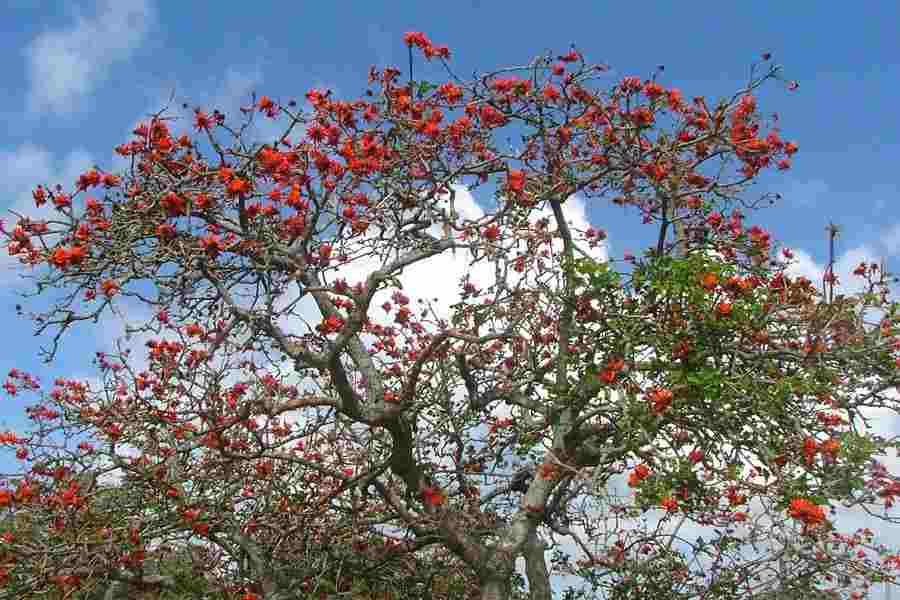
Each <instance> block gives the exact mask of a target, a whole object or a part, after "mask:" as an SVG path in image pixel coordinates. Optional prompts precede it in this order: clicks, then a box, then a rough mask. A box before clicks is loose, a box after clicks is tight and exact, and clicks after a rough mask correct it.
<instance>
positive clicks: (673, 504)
mask: <svg viewBox="0 0 900 600" xmlns="http://www.w3.org/2000/svg"><path fill="white" fill-rule="evenodd" d="M659 505H660V506H661V507H663V508H664V509H666V512H670V513H673V512H675V511H677V510H678V501H677V500H676V499H675V498H673V497H672V496H666V497H665V498H663V499H662V500H660V501H659Z"/></svg>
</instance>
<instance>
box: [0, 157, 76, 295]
mask: <svg viewBox="0 0 900 600" xmlns="http://www.w3.org/2000/svg"><path fill="white" fill-rule="evenodd" d="M92 165H93V160H92V158H91V156H90V154H88V153H87V152H86V151H85V150H73V151H71V152H69V154H67V155H65V156H64V157H61V158H60V157H55V156H54V155H53V154H52V153H51V152H50V151H49V150H47V149H46V148H44V147H42V146H37V145H35V144H23V145H21V146H19V147H18V148H16V149H14V150H0V173H3V174H4V177H5V181H6V185H5V189H4V191H5V196H6V198H7V200H8V203H7V204H6V206H5V208H4V211H3V212H4V213H5V214H2V215H0V219H3V221H4V222H5V223H7V224H15V222H16V220H17V217H16V216H15V215H13V214H10V213H9V211H14V212H16V213H19V214H21V215H24V216H28V217H32V218H46V217H49V216H50V214H51V213H52V209H50V208H49V207H48V205H45V206H44V207H42V208H41V209H38V208H35V205H34V200H33V198H32V196H31V192H32V191H33V190H34V188H35V187H36V186H37V185H38V184H43V185H44V186H54V185H56V184H60V185H62V186H63V188H64V189H66V190H71V189H72V187H73V185H74V183H75V181H76V180H77V179H78V176H79V175H80V174H81V173H83V172H84V171H86V170H88V169H89V168H90V167H91V166H92ZM0 245H2V244H0ZM17 264H18V261H17V260H16V259H14V258H12V257H10V256H9V255H8V254H7V252H6V250H5V248H4V249H3V250H2V252H0V283H4V284H9V283H10V282H11V281H14V280H15V275H16V266H15V265H17Z"/></svg>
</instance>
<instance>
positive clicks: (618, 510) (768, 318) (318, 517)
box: [0, 33, 900, 600]
mask: <svg viewBox="0 0 900 600" xmlns="http://www.w3.org/2000/svg"><path fill="white" fill-rule="evenodd" d="M405 42H406V44H407V46H408V47H409V49H410V74H409V78H408V80H403V78H401V76H400V71H398V70H396V69H393V68H387V69H384V70H378V69H374V68H373V69H372V71H371V72H370V75H369V84H370V89H369V90H368V91H367V92H366V94H365V96H364V97H363V98H362V99H360V100H355V101H344V100H339V99H336V98H333V97H331V95H330V93H328V92H324V91H318V90H312V91H310V92H309V93H307V94H306V100H307V101H308V105H307V108H306V109H302V108H299V107H298V106H297V104H296V103H295V102H293V101H290V102H279V101H276V100H273V99H271V98H269V97H266V96H263V97H260V98H258V99H255V100H254V102H253V104H252V106H249V107H247V108H245V109H244V110H243V113H244V114H243V116H242V117H241V118H240V119H238V120H237V121H230V120H227V119H226V117H225V115H223V114H221V113H219V112H218V111H214V110H213V111H208V110H204V109H203V108H196V109H193V111H192V113H188V114H189V115H190V117H191V119H192V125H193V130H194V132H195V133H196V135H195V136H193V137H192V136H191V135H190V134H189V132H187V131H186V130H187V128H185V127H183V125H181V123H182V121H180V120H179V118H178V117H177V114H173V112H172V111H166V112H163V113H160V114H157V115H155V116H153V117H152V118H150V119H149V120H148V121H147V122H146V123H143V124H141V125H140V126H139V127H138V128H137V129H136V130H135V131H134V138H133V139H132V140H131V141H129V142H128V143H126V144H123V145H122V146H119V147H118V148H117V149H116V150H117V152H118V153H119V154H120V155H122V156H123V157H127V158H128V159H130V163H131V164H130V168H128V169H126V170H125V171H124V172H122V173H118V174H113V173H106V172H102V171H101V170H100V169H93V170H90V171H88V172H86V173H84V174H83V175H82V176H81V177H80V178H79V179H78V181H77V182H75V183H74V188H72V189H68V188H64V187H61V186H58V187H50V185H48V184H49V183H50V182H46V184H45V185H40V186H38V187H37V188H36V190H35V192H34V199H35V203H36V205H37V206H38V207H42V206H44V205H46V206H44V209H45V210H46V209H47V208H49V209H50V214H51V216H49V217H48V218H46V219H39V218H35V217H32V218H29V217H27V216H19V217H18V222H17V223H16V224H15V225H14V226H9V227H8V228H7V229H6V230H5V234H6V236H7V238H8V243H7V247H8V250H9V252H10V253H11V254H13V255H16V256H18V257H19V258H20V260H21V262H22V263H23V264H24V265H27V266H28V267H29V268H30V269H31V271H30V274H31V276H32V277H33V278H34V281H35V285H36V287H35V292H37V293H39V294H41V295H42V297H44V298H46V304H45V305H43V306H41V307H37V308H35V309H34V312H32V313H29V314H30V316H31V317H32V318H33V319H34V322H35V324H36V326H37V330H38V332H40V333H44V334H46V335H48V336H50V338H51V345H50V346H49V347H48V348H47V355H48V358H51V357H52V356H53V355H54V354H55V353H56V351H57V348H58V344H59V343H60V342H61V341H62V340H63V338H64V335H65V334H66V333H67V332H68V331H69V330H71V329H72V328H75V327H78V326H80V325H82V324H90V323H92V322H96V321H97V320H98V319H101V318H105V317H106V316H107V315H109V314H116V313H117V312H118V313H121V312H123V311H127V312H128V314H129V325H128V336H127V339H126V340H125V341H124V342H122V344H121V345H120V346H119V351H118V352H114V353H106V354H99V355H98V357H97V364H98V367H99V370H100V373H101V376H100V377H99V378H98V380H96V381H91V382H79V381H73V380H68V379H60V380H58V381H56V382H55V384H54V385H53V386H52V388H51V389H45V388H42V387H41V385H40V383H39V382H37V381H36V380H35V379H34V378H33V377H31V376H29V375H28V374H26V373H22V372H19V371H14V372H12V373H10V376H9V378H8V380H7V383H6V389H7V391H8V392H10V393H12V394H16V393H28V392H34V393H37V394H39V401H38V403H37V404H36V405H35V406H34V407H33V408H32V409H31V410H30V413H29V417H30V419H31V420H32V422H33V424H34V426H33V428H32V430H31V431H26V432H18V433H9V434H7V435H6V437H5V438H4V442H5V443H6V444H7V445H8V446H10V447H11V448H14V449H15V451H16V454H17V457H18V459H19V460H20V461H21V465H22V469H21V472H19V473H17V474H16V475H14V476H10V477H8V478H7V479H8V481H7V483H6V487H5V488H3V489H2V490H0V505H2V506H3V507H5V509H6V510H7V518H8V521H9V523H10V525H9V527H8V530H7V532H6V533H5V534H4V537H3V538H2V542H3V543H2V546H0V551H2V555H0V558H2V563H3V566H2V568H3V571H2V584H3V585H4V586H5V587H6V588H7V589H8V590H14V593H16V594H20V595H21V594H25V593H33V594H37V593H40V592H42V591H45V590H50V591H54V592H55V593H57V594H60V595H62V596H65V597H75V596H76V595H77V594H80V593H82V592H85V591H86V590H112V589H113V587H110V586H112V585H113V583H112V582H116V583H115V585H119V587H120V588H121V586H122V585H124V586H126V587H127V586H138V587H140V586H148V585H156V586H157V587H161V588H166V586H169V588H167V589H174V588H172V587H171V585H172V581H173V578H174V575H167V573H168V572H167V571H166V570H165V568H164V567H165V564H166V563H165V561H166V560H167V557H171V556H174V557H178V560H179V561H180V562H178V564H179V565H181V566H180V567H178V569H175V571H176V572H182V573H183V572H184V570H185V569H188V570H189V569H191V568H193V569H196V570H197V572H202V573H204V574H205V578H204V580H203V581H204V582H205V583H204V584H203V585H202V586H200V587H198V588H196V589H189V588H187V587H182V588H179V590H180V591H179V592H178V593H182V594H185V595H186V597H204V596H208V595H212V594H214V595H216V597H225V598H244V599H245V600H252V599H254V598H255V599H261V598H265V599H266V600H280V599H286V598H299V597H304V595H305V594H307V595H318V594H321V593H325V594H329V593H342V592H348V593H349V592H352V593H355V594H383V595H384V597H405V596H409V597H413V596H428V595H431V597H441V598H444V597H446V598H454V597H467V596H471V595H478V594H480V596H481V597H482V598H506V597H510V596H513V595H518V594H521V593H524V592H523V590H526V589H527V593H528V594H529V595H530V597H531V598H535V599H543V598H550V597H551V596H552V595H553V594H554V593H555V592H556V593H559V594H560V595H564V597H567V598H575V597H579V595H583V596H584V597H601V598H617V599H625V598H651V597H666V598H684V599H689V598H696V599H701V598H702V599H705V600H710V599H713V598H736V597H737V598H767V597H768V598H773V597H778V598H788V597H798V598H799V597H803V598H815V597H822V598H832V597H853V598H859V597H863V595H864V594H865V592H866V590H867V589H868V586H869V585H870V584H871V583H872V582H873V581H878V580H880V579H882V578H884V577H889V576H890V573H891V570H892V568H893V567H895V566H896V565H897V564H898V562H900V558H898V557H897V556H895V555H893V554H891V553H890V552H889V551H888V550H887V549H886V548H884V547H883V546H879V545H877V544H876V542H875V541H873V539H872V537H873V535H872V532H870V531H868V530H853V529H850V530H847V529H842V528H841V525H840V523H841V518H842V517H851V518H852V514H853V512H854V511H855V512H857V513H861V514H865V513H870V514H876V513H877V512H878V511H881V510H882V509H883V508H885V507H887V508H889V507H890V506H891V503H892V501H893V498H894V497H895V495H897V494H898V493H900V482H898V480H896V479H895V478H894V476H893V475H891V474H890V473H889V471H888V470H887V468H886V467H884V466H883V464H882V463H881V462H879V461H878V457H879V455H882V454H884V453H885V452H886V451H887V450H888V449H889V448H892V447H893V446H894V445H895V444H894V441H893V440H890V439H884V438H882V437H879V436H876V435H875V434H874V433H873V432H872V431H871V428H870V423H869V421H868V419H869V418H871V416H872V415H873V414H875V413H874V411H877V410H881V411H887V412H894V411H896V410H897V409H898V407H900V403H898V401H897V396H896V393H895V391H894V390H895V387H896V386H897V384H898V366H897V365H898V362H897V361H898V358H897V357H898V352H900V343H898V341H897V338H896V335H897V332H898V330H897V328H896V327H895V326H894V321H895V312H896V307H895V305H894V304H893V303H892V301H891V299H890V297H889V291H888V289H887V284H886V282H887V277H886V275H885V274H884V273H883V269H881V268H879V266H878V265H868V264H863V265H860V266H859V267H858V269H857V270H856V273H855V275H856V276H858V277H860V279H861V282H862V284H863V285H862V288H863V292H862V293H860V294H856V295H851V294H844V295H835V289H836V288H837V290H838V291H840V288H839V287H838V285H839V282H838V281H837V280H836V277H834V276H833V274H831V273H830V272H829V273H828V276H827V277H826V281H824V282H823V289H822V290H818V289H817V288H816V287H815V285H813V283H812V282H810V281H808V280H805V279H803V278H802V277H796V278H793V277H790V276H789V275H788V269H789V264H790V259H791V254H790V251H789V250H787V249H783V250H781V251H780V252H779V249H777V248H776V247H775V244H774V241H773V240H772V239H771V237H770V234H769V233H768V232H767V231H766V230H765V229H763V228H762V227H760V226H759V225H749V224H748V223H747V222H746V218H747V217H746V216H745V215H746V214H749V213H750V210H752V209H753V208H756V207H758V206H759V205H761V204H763V203H765V202H766V201H768V200H770V198H769V197H768V196H765V195H763V196H762V197H758V198H755V199H754V198H753V196H752V194H753V192H752V190H751V189H750V186H751V185H752V184H753V183H754V182H755V181H757V180H758V178H759V177H760V176H761V175H762V173H763V172H764V171H766V170H767V169H777V170H785V169H788V168H790V157H791V155H793V154H794V153H795V152H796V151H797V146H796V145H795V144H793V143H791V142H786V141H783V140H782V138H781V137H780V135H779V131H778V129H777V128H776V127H775V125H776V123H775V122H774V119H766V118H764V117H763V115H762V114H761V113H760V112H759V111H758V109H757V103H756V99H755V96H754V93H755V90H756V89H757V88H758V87H759V86H760V85H762V84H764V83H765V82H767V81H778V80H779V78H778V69H777V67H774V66H770V63H769V62H768V60H769V57H768V56H764V57H763V61H762V62H760V63H759V64H757V65H756V66H755V67H754V69H753V70H751V75H750V78H749V80H748V82H747V85H746V86H745V88H744V89H741V90H739V91H738V92H737V93H736V94H734V95H733V96H731V97H727V98H725V99H723V100H721V101H718V102H715V103H713V102H709V101H707V100H705V99H704V98H694V99H692V100H687V99H685V98H683V97H682V95H681V93H680V92H679V91H678V90H677V89H673V88H666V87H664V86H663V85H662V84H661V83H659V82H658V81H656V78H652V79H650V80H646V81H644V80H641V79H640V78H637V77H625V78H623V79H621V80H619V81H617V82H615V83H612V84H610V83H609V79H608V76H607V75H606V74H605V69H604V68H603V67H597V66H591V65H589V64H588V63H586V62H585V61H584V60H583V58H582V56H581V55H580V54H579V53H578V52H577V51H576V50H572V51H570V52H568V53H567V54H565V55H562V56H559V57H555V58H554V57H550V56H548V57H540V58H538V59H536V60H534V61H532V62H531V63H530V64H528V65H525V66H522V67H515V68H508V69H501V70H497V71H494V72H491V73H487V74H485V75H483V76H480V77H477V78H475V79H473V80H470V81H464V80H462V79H460V78H459V77H457V76H456V75H455V74H454V73H453V71H452V69H451V67H450V63H449V62H448V61H449V51H448V50H447V49H446V48H445V47H441V46H436V45H433V44H432V43H431V42H430V41H429V40H428V39H427V37H426V36H425V35H423V34H421V33H410V34H407V35H406V37H405ZM418 52H420V53H422V54H424V56H425V58H426V59H428V60H429V61H432V62H431V64H432V65H434V64H436V63H437V62H439V63H440V65H441V66H442V67H443V68H444V69H445V72H446V78H445V80H444V81H442V82H441V83H439V84H435V83H431V82H429V81H414V80H413V78H412V67H413V58H414V56H415V55H416V53H418ZM604 84H605V85H604ZM789 87H791V86H789ZM260 118H264V119H272V120H274V121H275V122H276V123H278V124H281V125H283V130H282V131H283V134H282V135H280V136H279V137H278V138H277V139H271V140H264V141H265V142H266V143H258V142H254V141H253V140H252V139H251V137H250V135H249V133H250V131H251V128H250V125H251V124H252V122H253V121H254V120H255V119H260ZM474 197H478V198H479V199H480V201H478V202H475V201H473V198H474ZM610 202H611V203H612V204H615V205H618V206H623V207H626V208H627V209H630V210H632V211H634V212H636V213H638V214H639V215H640V218H642V220H643V222H644V223H645V224H647V225H648V229H649V230H650V231H651V232H652V234H651V237H652V243H651V244H649V247H648V248H647V250H646V252H645V253H643V255H642V256H637V257H635V256H631V255H623V256H621V257H617V258H611V257H607V256H606V246H605V245H604V240H605V237H606V235H605V233H604V232H603V231H602V230H601V229H598V228H594V227H590V226H588V225H586V224H585V223H582V222H581V221H583V219H582V220H581V221H579V220H577V219H574V217H573V215H574V214H575V213H577V211H576V210H574V208H573V207H575V206H579V205H580V203H586V204H588V205H590V206H591V207H592V211H591V212H592V213H596V214H600V215H602V213H603V210H604V209H603V207H605V206H608V204H609V203H610ZM593 207H596V209H594V208H593ZM457 264H464V265H465V274H464V275H463V277H462V278H461V279H460V281H458V282H452V283H453V284H454V285H455V284H457V283H458V287H457V288H455V290H454V292H453V293H452V294H451V295H450V296H447V297H440V298H433V296H434V294H433V293H432V291H431V289H432V288H433V286H435V285H439V284H440V285H445V284H446V282H445V281H444V280H445V279H446V277H447V274H448V271H447V269H448V265H457ZM412 274H415V275H416V276H415V277H412ZM140 315H145V316H146V318H143V319H142V318H141V317H140ZM128 339H130V340H132V342H134V341H137V340H145V344H144V349H142V350H140V351H138V346H136V345H135V346H129V342H128ZM144 353H145V354H146V357H144V356H143V354H144ZM882 517H883V518H885V519H886V520H891V517H890V515H889V513H884V514H882ZM517 561H520V562H517ZM48 564H53V565H54V567H53V569H52V572H51V571H50V570H48V569H47V568H46V565H48ZM517 565H521V566H520V567H518V568H517ZM42 569H43V570H42ZM179 569H181V571H179ZM554 576H557V577H558V580H557V582H556V583H554V584H551V578H553V577H554ZM193 583H194V584H197V582H196V581H194V582H193ZM120 584H121V585H120ZM109 593H110V594H112V593H113V592H109ZM173 593H174V592H173ZM191 594H193V596H191ZM20 597H21V596H20Z"/></svg>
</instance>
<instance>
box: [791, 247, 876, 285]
mask: <svg viewBox="0 0 900 600" xmlns="http://www.w3.org/2000/svg"><path fill="white" fill-rule="evenodd" d="M793 252H794V259H793V261H792V262H791V264H790V265H789V266H788V269H787V273H788V275H790V276H792V277H800V276H802V277H806V278H807V279H809V280H810V281H812V282H813V284H815V286H816V287H817V288H819V289H822V278H823V277H824V275H825V265H824V264H819V263H818V262H816V260H815V259H814V258H813V257H812V255H810V254H809V253H808V252H806V251H804V250H794V251H793ZM880 261H881V257H880V256H879V255H878V254H877V253H876V252H875V250H873V249H872V248H871V247H869V246H866V245H862V246H857V247H855V248H850V249H849V250H847V251H846V252H844V253H843V254H841V255H839V256H838V257H837V259H836V260H835V263H834V272H835V274H836V275H837V276H838V282H839V285H838V286H836V287H835V293H836V294H854V293H858V292H860V291H862V289H863V283H864V279H862V278H860V277H857V276H856V275H853V269H855V268H856V267H857V265H859V263H861V262H866V263H873V262H874V263H879V262H880Z"/></svg>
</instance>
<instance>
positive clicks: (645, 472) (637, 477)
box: [628, 463, 651, 487]
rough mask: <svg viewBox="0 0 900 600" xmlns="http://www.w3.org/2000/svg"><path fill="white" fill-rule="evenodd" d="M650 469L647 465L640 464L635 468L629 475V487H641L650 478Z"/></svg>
mask: <svg viewBox="0 0 900 600" xmlns="http://www.w3.org/2000/svg"><path fill="white" fill-rule="evenodd" d="M650 473H651V471H650V467H648V466H647V465H645V464H644V463H641V464H639V465H638V466H636V467H635V468H634V471H632V472H631V474H630V475H628V485H629V486H630V487H635V486H637V485H640V483H641V482H642V481H644V480H645V479H647V478H648V477H650Z"/></svg>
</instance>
